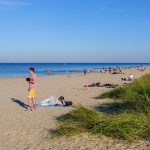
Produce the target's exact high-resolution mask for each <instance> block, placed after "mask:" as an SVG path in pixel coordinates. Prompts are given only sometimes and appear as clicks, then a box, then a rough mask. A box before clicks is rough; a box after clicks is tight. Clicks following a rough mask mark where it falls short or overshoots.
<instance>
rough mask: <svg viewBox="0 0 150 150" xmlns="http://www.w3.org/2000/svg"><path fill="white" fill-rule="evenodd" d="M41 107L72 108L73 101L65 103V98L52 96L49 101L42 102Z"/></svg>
mask: <svg viewBox="0 0 150 150" xmlns="http://www.w3.org/2000/svg"><path fill="white" fill-rule="evenodd" d="M40 105H41V106H71V105H72V102H71V101H65V98H64V97H63V96H60V97H56V96H50V97H48V98H47V99H45V100H43V101H42V102H40Z"/></svg>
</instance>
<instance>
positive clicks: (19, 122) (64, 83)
mask: <svg viewBox="0 0 150 150" xmlns="http://www.w3.org/2000/svg"><path fill="white" fill-rule="evenodd" d="M123 72H125V74H119V75H110V74H108V73H106V74H98V73H97V74H96V73H92V74H89V75H87V76H83V75H80V74H78V75H57V76H49V77H39V79H38V90H37V101H41V100H43V99H45V98H47V97H48V96H61V95H63V96H65V97H66V99H69V100H72V101H73V103H74V105H80V104H81V105H83V106H86V107H94V106H96V105H99V104H102V103H105V102H111V101H112V100H108V99H105V100H96V99H94V98H95V97H96V96H98V95H99V94H100V93H102V92H105V91H107V90H109V89H106V88H88V89H85V88H83V85H85V84H90V83H93V82H101V83H115V84H123V83H124V82H122V81H121V79H120V78H121V77H128V75H129V74H130V73H133V74H134V75H135V78H139V77H141V76H142V75H143V74H145V73H150V67H147V71H146V72H144V73H142V72H139V71H137V69H135V68H132V69H124V70H123ZM0 83H1V84H0V91H1V92H0V150H49V149H54V150H55V149H57V150H67V149H68V150H80V149H83V150H100V149H104V150H106V149H108V150H112V149H114V150H117V149H118V150H122V149H135V150H137V149H139V150H142V149H144V150H149V149H150V143H149V142H148V141H139V142H137V143H135V144H132V145H128V144H122V143H121V142H118V141H114V140H112V139H106V138H97V137H96V136H89V135H87V134H81V135H78V136H74V137H71V138H68V139H67V138H61V139H59V140H57V139H55V140H54V139H53V140H51V139H49V138H48V137H49V136H48V130H49V129H53V128H56V125H57V123H56V119H55V118H56V117H57V116H60V115H61V114H65V113H67V112H69V111H70V110H72V109H73V108H38V109H37V110H36V111H34V112H28V111H26V109H25V108H23V107H22V106H21V105H19V104H18V103H15V102H13V101H12V100H11V98H14V99H16V100H18V102H22V103H25V104H26V103H27V98H26V97H27V88H28V85H27V84H26V82H25V78H1V79H0Z"/></svg>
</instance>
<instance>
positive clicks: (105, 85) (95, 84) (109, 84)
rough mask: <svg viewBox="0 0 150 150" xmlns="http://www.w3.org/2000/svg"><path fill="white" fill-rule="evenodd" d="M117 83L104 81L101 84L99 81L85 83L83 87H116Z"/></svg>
mask: <svg viewBox="0 0 150 150" xmlns="http://www.w3.org/2000/svg"><path fill="white" fill-rule="evenodd" d="M117 86H118V85H117V84H112V83H106V84H101V83H100V82H97V83H93V84H90V85H85V86H84V87H106V88H116V87H117Z"/></svg>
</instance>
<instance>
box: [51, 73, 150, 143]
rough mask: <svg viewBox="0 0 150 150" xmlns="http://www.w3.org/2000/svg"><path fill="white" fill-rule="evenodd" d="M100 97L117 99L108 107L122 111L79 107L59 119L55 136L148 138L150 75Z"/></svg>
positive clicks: (149, 131)
mask: <svg viewBox="0 0 150 150" xmlns="http://www.w3.org/2000/svg"><path fill="white" fill-rule="evenodd" d="M99 98H112V99H116V100H118V101H119V102H118V103H116V104H110V105H109V106H108V107H107V110H109V109H115V108H116V107H117V106H119V109H121V111H119V112H118V113H107V112H108V111H106V112H105V113H104V112H100V111H96V110H92V109H87V108H84V107H78V108H76V109H75V110H73V111H71V112H69V113H68V114H65V115H62V116H60V117H59V118H57V120H58V122H59V126H58V128H57V129H56V130H54V131H53V136H57V137H58V136H64V135H65V136H70V135H74V134H78V133H82V132H87V133H90V134H97V135H105V136H108V137H112V138H116V139H119V140H127V141H134V140H135V139H141V138H148V137H149V134H150V74H147V75H145V76H143V77H142V78H140V79H138V80H135V81H133V82H132V83H130V84H128V85H123V86H121V87H119V88H116V89H114V90H112V91H109V92H106V93H104V94H102V95H100V96H99Z"/></svg>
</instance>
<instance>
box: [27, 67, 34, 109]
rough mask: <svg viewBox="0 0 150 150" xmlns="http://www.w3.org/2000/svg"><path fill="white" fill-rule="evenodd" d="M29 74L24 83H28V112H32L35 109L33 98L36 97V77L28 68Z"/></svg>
mask: <svg viewBox="0 0 150 150" xmlns="http://www.w3.org/2000/svg"><path fill="white" fill-rule="evenodd" d="M29 74H30V78H27V79H26V81H27V82H28V83H29V89H28V102H29V107H28V110H29V111H32V110H34V109H35V103H36V100H35V96H36V85H37V76H36V74H35V69H34V68H29Z"/></svg>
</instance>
